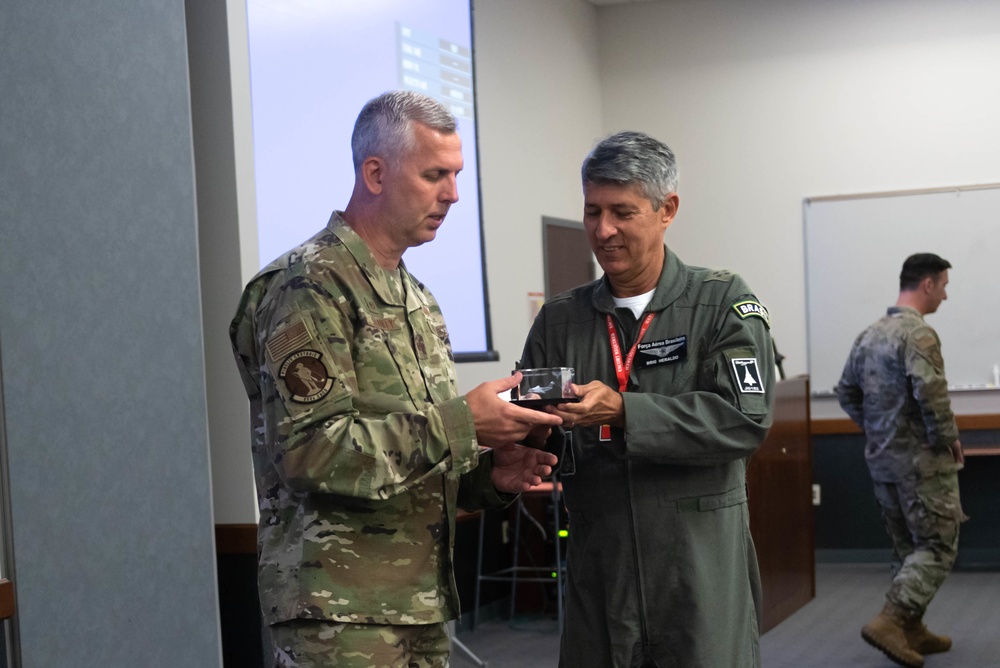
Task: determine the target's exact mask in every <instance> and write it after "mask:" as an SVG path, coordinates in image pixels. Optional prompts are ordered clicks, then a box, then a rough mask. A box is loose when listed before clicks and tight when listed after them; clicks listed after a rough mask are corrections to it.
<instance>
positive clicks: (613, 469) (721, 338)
mask: <svg viewBox="0 0 1000 668" xmlns="http://www.w3.org/2000/svg"><path fill="white" fill-rule="evenodd" d="M582 177H583V194H584V208H583V223H584V227H585V228H586V232H587V235H588V238H589V240H590V245H591V248H592V249H593V251H594V254H595V255H596V256H597V260H598V262H599V263H600V265H601V268H602V269H603V270H604V276H603V277H602V278H600V279H599V280H597V281H595V282H593V283H590V284H587V285H584V286H581V287H579V288H575V289H573V290H571V291H569V292H567V293H564V294H562V295H557V296H555V297H553V298H552V299H551V300H550V301H549V302H548V303H546V304H545V306H544V307H543V308H542V310H541V312H540V313H539V314H538V316H537V318H536V319H535V322H534V324H533V326H532V328H531V331H530V333H529V335H528V338H527V342H526V343H525V346H524V352H523V356H522V359H521V367H522V368H525V369H527V368H531V367H574V368H575V369H576V377H577V379H578V380H580V381H581V383H582V384H580V385H573V390H574V392H575V394H576V395H577V396H578V397H579V403H564V404H559V405H558V406H556V407H555V408H549V410H551V412H553V413H554V414H556V415H558V416H560V417H561V418H562V419H563V425H564V427H565V428H567V429H569V430H570V431H571V434H572V442H571V444H570V445H569V446H567V449H566V452H565V453H564V455H563V461H562V464H561V467H562V468H561V470H562V473H561V480H562V484H563V489H564V492H565V502H566V508H567V509H568V511H569V523H570V531H569V541H568V550H567V571H568V572H567V583H568V584H567V588H566V608H565V609H566V618H565V628H564V630H563V634H562V640H561V645H560V661H559V663H560V666H562V667H563V668H653V667H656V668H668V667H674V666H677V667H683V668H719V667H721V666H725V667H726V668H757V667H759V666H760V661H761V659H760V648H759V636H760V620H761V591H760V575H759V572H758V568H757V559H756V556H755V553H754V546H753V542H752V540H751V538H750V529H749V514H748V509H747V496H746V462H747V459H748V458H749V457H750V455H751V454H752V453H753V452H754V451H755V450H756V448H757V447H758V446H759V445H760V443H761V441H762V440H763V439H764V437H765V436H766V435H767V430H768V428H769V426H770V424H771V408H772V406H773V390H774V368H775V367H774V353H773V347H772V343H771V338H770V335H769V327H770V322H769V319H768V313H767V310H766V309H765V308H764V307H763V306H762V305H761V304H760V302H759V301H758V300H757V298H756V297H755V296H754V294H753V293H752V292H751V290H750V288H749V287H748V286H747V284H746V283H745V282H744V281H743V280H742V279H741V278H740V277H739V276H738V275H736V274H734V273H732V272H730V271H721V270H710V269H703V268H700V267H691V266H688V265H686V264H684V263H683V262H681V260H680V259H679V258H678V257H677V256H676V255H675V254H674V253H673V252H672V251H670V250H669V249H667V247H666V246H665V245H664V242H663V235H664V232H665V230H666V229H667V227H668V226H669V225H670V223H671V222H672V221H673V219H674V216H675V214H676V213H677V207H678V203H679V198H678V195H677V166H676V161H675V159H674V154H673V152H672V151H671V150H670V149H669V148H668V147H667V146H666V145H665V144H663V143H661V142H659V141H657V140H656V139H654V138H652V137H649V136H648V135H645V134H642V133H638V132H623V133H619V134H616V135H613V136H611V137H609V138H607V139H605V140H603V141H601V142H600V143H598V144H597V146H596V147H595V148H594V149H593V150H592V151H591V153H590V154H589V155H588V156H587V157H586V159H585V160H584V162H583V170H582Z"/></svg>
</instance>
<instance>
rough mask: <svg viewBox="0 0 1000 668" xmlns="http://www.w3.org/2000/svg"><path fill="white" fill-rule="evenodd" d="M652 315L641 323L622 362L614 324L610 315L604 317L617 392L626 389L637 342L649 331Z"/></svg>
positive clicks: (647, 316) (648, 315) (647, 315)
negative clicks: (616, 380) (613, 359)
mask: <svg viewBox="0 0 1000 668" xmlns="http://www.w3.org/2000/svg"><path fill="white" fill-rule="evenodd" d="M654 315H656V314H655V313H648V314H646V317H645V319H643V321H642V326H641V327H640V328H639V336H637V337H636V338H635V343H633V344H632V349H631V350H629V351H628V357H627V358H625V360H624V362H623V361H622V349H621V345H619V343H618V331H617V330H616V329H615V323H614V321H613V320H612V319H611V316H610V315H607V316H605V317H606V318H607V320H608V338H609V339H610V340H611V354H612V355H613V356H614V358H615V375H617V376H618V391H619V392H624V391H625V390H626V389H627V388H628V374H629V371H631V370H632V360H633V359H635V349H636V348H637V347H638V346H639V342H640V341H642V337H643V336H645V334H646V330H647V329H649V323H651V322H652V321H653V316H654Z"/></svg>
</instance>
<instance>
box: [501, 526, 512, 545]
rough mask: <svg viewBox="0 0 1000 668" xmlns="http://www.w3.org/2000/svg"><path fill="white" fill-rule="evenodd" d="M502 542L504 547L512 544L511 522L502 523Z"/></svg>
mask: <svg viewBox="0 0 1000 668" xmlns="http://www.w3.org/2000/svg"><path fill="white" fill-rule="evenodd" d="M500 542H501V543H502V544H503V545H506V544H507V543H509V542H510V522H508V521H507V520H504V521H503V522H501V523H500Z"/></svg>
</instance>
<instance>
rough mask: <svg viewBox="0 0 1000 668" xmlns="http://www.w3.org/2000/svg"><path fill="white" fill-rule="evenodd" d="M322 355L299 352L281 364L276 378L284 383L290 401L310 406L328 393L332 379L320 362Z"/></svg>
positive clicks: (315, 352)
mask: <svg viewBox="0 0 1000 668" xmlns="http://www.w3.org/2000/svg"><path fill="white" fill-rule="evenodd" d="M322 358H323V353H320V352H317V351H315V350H300V351H298V352H297V353H292V354H291V355H289V356H288V358H287V359H286V360H285V361H284V362H282V363H281V368H280V369H279V370H278V377H279V378H281V380H283V381H284V382H285V387H287V388H288V393H289V394H290V395H291V398H292V401H297V402H299V403H300V404H311V403H313V402H316V401H319V400H320V399H322V398H323V397H325V396H326V395H328V394H329V393H330V388H331V387H333V379H332V378H330V374H328V373H327V372H326V367H325V366H324V365H323V362H322Z"/></svg>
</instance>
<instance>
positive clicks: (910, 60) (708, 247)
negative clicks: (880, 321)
mask: <svg viewBox="0 0 1000 668" xmlns="http://www.w3.org/2000/svg"><path fill="white" fill-rule="evenodd" d="M598 23H599V26H600V37H601V42H600V63H601V94H602V99H603V101H604V122H605V128H604V129H605V130H607V131H608V132H613V131H617V130H621V129H625V128H629V129H641V130H644V131H646V132H649V133H650V134H653V135H654V136H657V137H659V138H660V139H662V140H664V141H666V142H667V143H668V144H670V145H671V146H672V147H673V148H674V150H675V151H676V152H677V154H678V160H679V164H680V171H681V185H680V195H681V208H680V214H679V216H678V218H677V220H676V222H675V223H674V225H673V226H672V227H671V229H670V230H668V231H667V235H666V238H667V242H668V243H669V244H671V245H672V247H674V248H675V249H676V250H677V251H678V252H679V253H680V255H681V257H682V258H684V259H685V260H686V261H688V262H691V263H694V264H703V265H708V266H726V267H730V268H733V269H736V270H738V271H740V272H741V273H743V274H744V275H745V276H746V278H747V279H748V281H749V282H750V284H751V285H752V286H753V287H754V289H755V290H756V291H757V294H758V296H759V297H760V298H761V299H762V300H763V301H764V302H765V303H766V304H767V305H768V306H769V307H770V309H771V315H772V318H773V329H772V334H773V335H774V337H775V340H776V342H777V344H778V346H779V349H780V350H781V352H782V353H784V354H785V355H787V357H788V359H787V360H786V362H785V369H786V371H787V372H789V374H797V373H805V372H806V371H807V369H806V366H807V364H806V329H805V328H806V323H805V283H804V282H805V276H804V259H803V242H802V200H803V198H805V197H813V196H823V195H835V194H847V193H861V192H872V191H884V190H898V189H911V188H923V187H935V186H948V185H964V184H975V183H987V182H996V181H1000V123H998V122H997V119H1000V76H998V72H1000V3H997V2H995V1H993V0H965V1H959V2H948V3H941V2H930V1H925V0H906V1H901V0H866V1H865V2H825V3H821V2H792V1H791V0H768V1H761V0H758V1H756V2H752V3H749V2H741V1H739V0H717V1H715V2H711V3H706V2H701V1H699V0H667V1H666V2H658V3H637V4H635V3H633V4H629V5H624V6H617V7H608V8H602V9H600V10H599V11H598ZM941 224H942V225H946V224H947V221H941ZM914 243H915V247H916V246H919V245H920V244H919V231H916V230H915V232H914ZM849 270H850V269H849V268H845V271H849ZM959 275H960V272H959V271H958V270H957V268H956V271H955V277H954V278H953V280H952V286H951V287H952V289H953V290H963V289H965V290H974V289H977V287H978V286H971V285H962V284H961V281H960V278H959ZM946 306H947V305H946ZM946 316H947V311H946V307H945V308H943V309H942V313H941V316H940V317H946ZM831 317H836V314H831ZM836 412H839V409H836Z"/></svg>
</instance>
